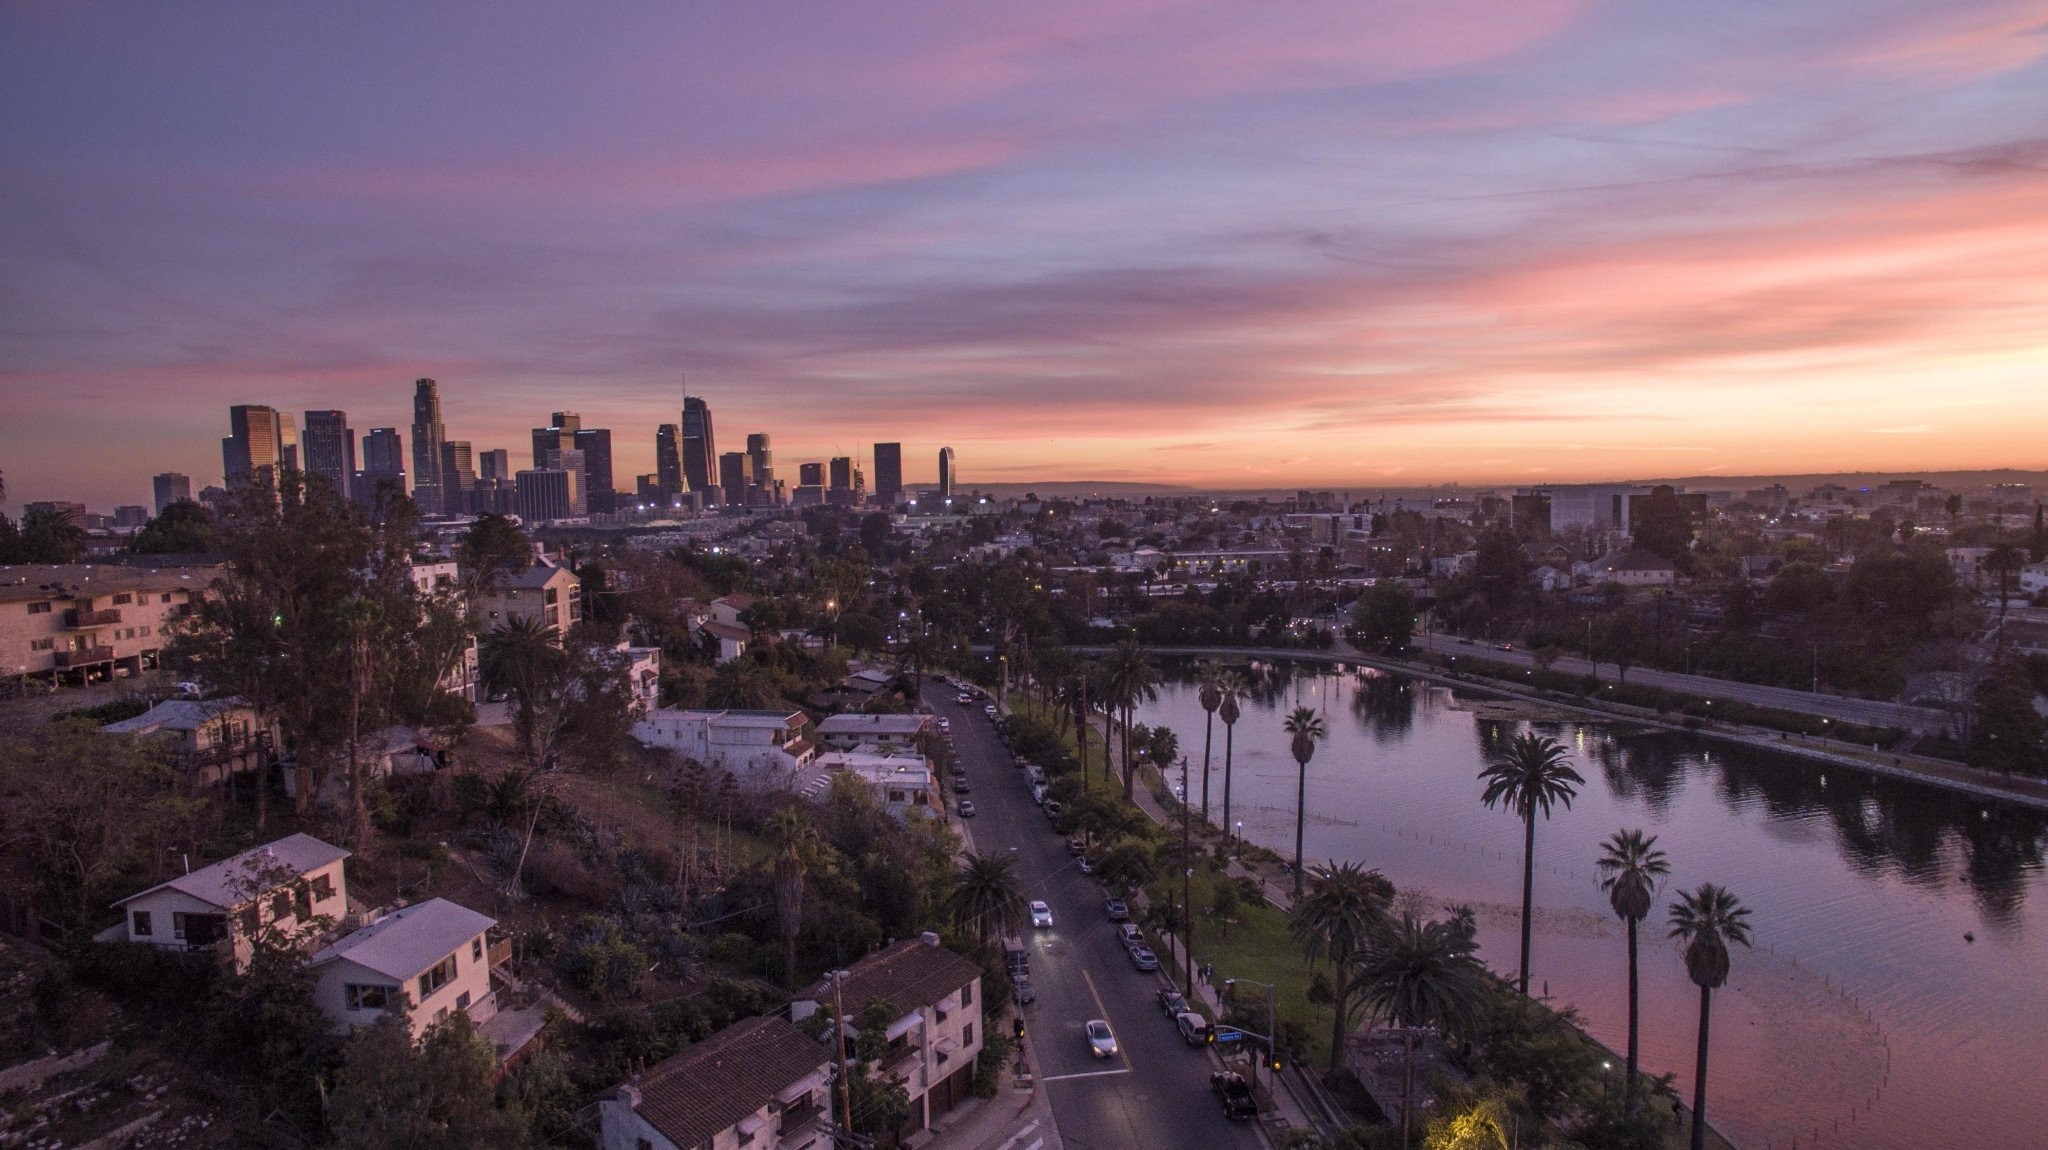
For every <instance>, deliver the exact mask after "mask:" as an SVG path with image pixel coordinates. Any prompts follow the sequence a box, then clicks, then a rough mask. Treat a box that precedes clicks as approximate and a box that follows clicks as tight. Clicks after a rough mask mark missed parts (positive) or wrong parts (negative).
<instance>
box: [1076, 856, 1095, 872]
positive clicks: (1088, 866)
mask: <svg viewBox="0 0 2048 1150" xmlns="http://www.w3.org/2000/svg"><path fill="white" fill-rule="evenodd" d="M1074 865H1075V866H1077V867H1079V868H1081V873H1082V874H1094V873H1095V864H1094V863H1092V862H1089V861H1088V856H1087V855H1082V856H1081V857H1080V858H1077V859H1075V860H1074Z"/></svg>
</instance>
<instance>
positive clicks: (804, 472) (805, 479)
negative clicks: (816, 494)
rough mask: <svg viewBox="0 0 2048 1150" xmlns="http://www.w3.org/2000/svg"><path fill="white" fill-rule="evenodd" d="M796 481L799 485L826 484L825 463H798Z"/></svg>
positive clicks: (817, 485)
mask: <svg viewBox="0 0 2048 1150" xmlns="http://www.w3.org/2000/svg"><path fill="white" fill-rule="evenodd" d="M796 482H797V486H799V487H823V486H825V465H824V464H822V463H799V464H797V465H796Z"/></svg>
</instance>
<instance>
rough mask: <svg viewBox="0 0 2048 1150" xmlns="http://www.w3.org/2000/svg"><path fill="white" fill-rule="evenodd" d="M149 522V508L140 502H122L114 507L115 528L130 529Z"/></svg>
mask: <svg viewBox="0 0 2048 1150" xmlns="http://www.w3.org/2000/svg"><path fill="white" fill-rule="evenodd" d="M148 523H149V508H147V507H144V506H143V505H141V504H140V503H124V504H122V505H121V506H119V507H116V508H114V527H115V528H116V529H117V530H122V531H132V530H135V529H136V528H139V527H142V526H145V525H147V524H148Z"/></svg>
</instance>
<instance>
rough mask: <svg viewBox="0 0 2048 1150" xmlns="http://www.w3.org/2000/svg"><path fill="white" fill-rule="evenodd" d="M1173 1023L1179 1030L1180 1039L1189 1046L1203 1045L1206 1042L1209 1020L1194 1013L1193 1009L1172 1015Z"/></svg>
mask: <svg viewBox="0 0 2048 1150" xmlns="http://www.w3.org/2000/svg"><path fill="white" fill-rule="evenodd" d="M1173 1025H1174V1027H1175V1028H1176V1029H1178V1030H1179V1031H1180V1038H1181V1041H1182V1042H1185V1043H1187V1044H1188V1045H1189V1046H1204V1045H1207V1044H1208V1041H1209V1020H1208V1019H1206V1018H1203V1017H1202V1016H1201V1015H1199V1014H1196V1013H1195V1012H1194V1011H1192V1010H1184V1011H1182V1012H1181V1013H1180V1014H1178V1015H1176V1016H1175V1017H1174V1020H1173Z"/></svg>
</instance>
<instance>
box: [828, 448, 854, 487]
mask: <svg viewBox="0 0 2048 1150" xmlns="http://www.w3.org/2000/svg"><path fill="white" fill-rule="evenodd" d="M831 474H832V490H834V491H851V490H852V489H853V457H852V456H850V455H835V456H833V457H832V472H831Z"/></svg>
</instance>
